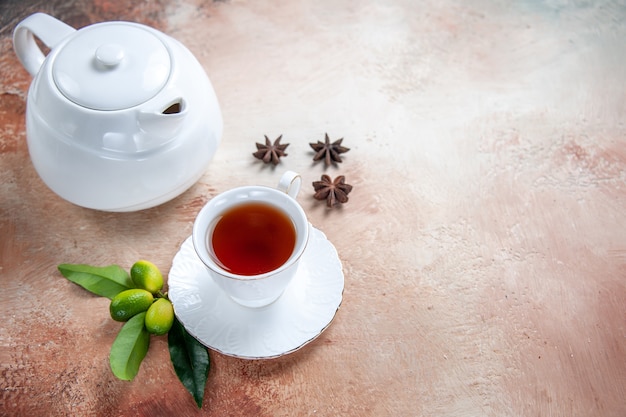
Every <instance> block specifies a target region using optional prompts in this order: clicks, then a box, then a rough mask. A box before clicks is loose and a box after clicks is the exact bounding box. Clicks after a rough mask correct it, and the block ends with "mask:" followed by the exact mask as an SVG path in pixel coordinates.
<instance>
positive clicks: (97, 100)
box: [52, 22, 171, 110]
mask: <svg viewBox="0 0 626 417" xmlns="http://www.w3.org/2000/svg"><path fill="white" fill-rule="evenodd" d="M170 70H171V60H170V54H169V52H168V50H167V47H166V46H165V45H164V44H163V42H162V41H161V40H160V39H159V38H158V37H157V36H155V35H154V34H153V33H152V31H151V29H149V28H146V27H143V26H142V25H138V24H134V23H125V22H107V23H99V24H95V25H91V26H88V27H86V28H83V29H81V30H79V31H78V32H77V33H76V35H75V36H74V37H73V38H71V39H70V40H69V41H68V42H67V43H66V44H65V45H64V46H63V47H62V49H61V50H60V51H59V53H58V55H57V56H56V59H55V61H54V64H53V67H52V77H53V79H54V83H55V84H56V86H57V88H58V89H59V91H60V92H61V93H62V94H63V95H64V96H65V97H67V98H68V99H69V100H71V101H73V102H74V103H76V104H78V105H80V106H83V107H87V108H90V109H94V110H122V109H126V108H129V107H133V106H137V105H139V104H142V103H144V102H145V101H147V100H149V99H151V98H152V97H154V96H155V95H156V94H157V93H158V92H159V91H160V90H161V89H162V88H163V87H164V86H165V84H166V83H167V80H168V78H169V75H170Z"/></svg>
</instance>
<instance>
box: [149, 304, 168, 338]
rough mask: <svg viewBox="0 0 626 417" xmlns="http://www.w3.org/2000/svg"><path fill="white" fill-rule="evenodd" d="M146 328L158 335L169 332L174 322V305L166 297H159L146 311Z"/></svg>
mask: <svg viewBox="0 0 626 417" xmlns="http://www.w3.org/2000/svg"><path fill="white" fill-rule="evenodd" d="M145 323H146V329H147V330H148V331H149V332H150V333H152V334H156V335H159V336H160V335H163V334H165V333H167V332H168V331H169V330H170V329H171V328H172V324H173V323H174V307H173V306H172V303H171V302H170V300H168V299H166V298H159V299H157V300H156V301H155V302H154V304H152V305H151V306H150V308H148V311H147V312H146V322H145Z"/></svg>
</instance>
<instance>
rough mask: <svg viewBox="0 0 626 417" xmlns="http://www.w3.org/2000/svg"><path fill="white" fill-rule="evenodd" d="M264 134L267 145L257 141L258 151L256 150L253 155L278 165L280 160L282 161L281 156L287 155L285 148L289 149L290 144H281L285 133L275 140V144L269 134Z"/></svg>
mask: <svg viewBox="0 0 626 417" xmlns="http://www.w3.org/2000/svg"><path fill="white" fill-rule="evenodd" d="M264 136H265V145H263V144H261V143H258V142H257V143H256V148H257V151H256V152H254V153H253V154H252V155H254V157H255V158H258V159H260V160H262V161H263V162H265V163H266V164H268V163H270V162H271V163H272V164H274V165H278V162H279V161H280V157H281V156H287V154H286V153H285V149H287V146H289V144H288V143H285V144H282V145H281V143H280V140H281V139H282V138H283V135H280V136H279V137H278V138H277V139H276V140H275V141H274V143H273V144H272V142H271V141H270V140H269V138H268V137H267V135H264Z"/></svg>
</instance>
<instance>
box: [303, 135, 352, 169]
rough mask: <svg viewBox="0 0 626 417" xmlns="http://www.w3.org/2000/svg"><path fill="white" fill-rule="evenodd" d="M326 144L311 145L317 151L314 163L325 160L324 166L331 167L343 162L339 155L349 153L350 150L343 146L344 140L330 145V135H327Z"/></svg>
mask: <svg viewBox="0 0 626 417" xmlns="http://www.w3.org/2000/svg"><path fill="white" fill-rule="evenodd" d="M325 135H326V137H325V138H324V142H320V141H319V140H318V141H317V143H309V145H310V146H311V148H313V150H314V151H315V156H313V160H314V161H319V160H321V159H322V158H323V159H324V164H325V165H326V166H329V165H330V164H331V163H333V162H334V163H339V162H341V157H340V156H339V154H341V153H344V152H348V151H349V150H350V148H346V147H345V146H341V142H342V141H343V138H341V139H338V140H336V141H334V142H333V143H330V139H329V137H328V133H326V134H325Z"/></svg>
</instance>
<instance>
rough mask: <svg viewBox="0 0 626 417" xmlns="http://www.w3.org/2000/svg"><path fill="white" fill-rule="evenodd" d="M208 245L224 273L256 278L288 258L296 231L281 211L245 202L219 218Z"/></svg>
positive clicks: (260, 204) (266, 205)
mask: <svg viewBox="0 0 626 417" xmlns="http://www.w3.org/2000/svg"><path fill="white" fill-rule="evenodd" d="M211 245H212V247H213V252H214V254H215V256H216V257H217V259H218V261H219V262H218V263H219V264H220V266H221V267H222V268H224V269H225V270H227V271H229V272H231V273H233V274H237V275H258V274H263V273H266V272H269V271H273V270H274V269H276V268H278V267H280V266H281V265H282V264H284V263H285V262H286V261H287V259H289V257H290V256H291V254H292V252H293V249H294V247H295V245H296V229H295V227H294V225H293V222H292V221H291V219H290V218H289V217H288V216H287V215H286V214H285V213H283V212H282V211H281V210H279V209H277V208H275V207H273V206H271V205H268V204H264V203H245V204H241V205H238V206H236V207H233V208H231V209H229V210H227V211H225V212H224V213H223V214H222V215H221V217H220V218H219V219H218V220H217V223H216V224H215V228H214V229H213V234H212V236H211Z"/></svg>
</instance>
